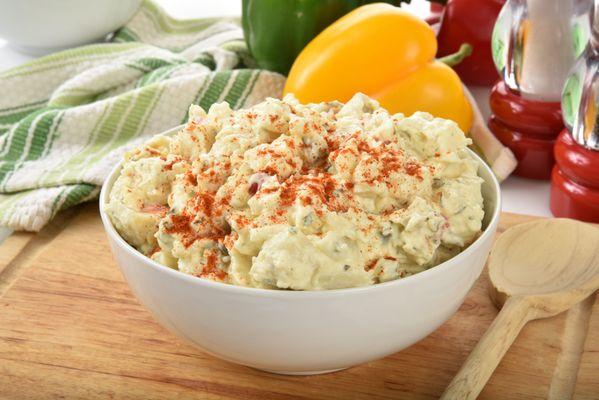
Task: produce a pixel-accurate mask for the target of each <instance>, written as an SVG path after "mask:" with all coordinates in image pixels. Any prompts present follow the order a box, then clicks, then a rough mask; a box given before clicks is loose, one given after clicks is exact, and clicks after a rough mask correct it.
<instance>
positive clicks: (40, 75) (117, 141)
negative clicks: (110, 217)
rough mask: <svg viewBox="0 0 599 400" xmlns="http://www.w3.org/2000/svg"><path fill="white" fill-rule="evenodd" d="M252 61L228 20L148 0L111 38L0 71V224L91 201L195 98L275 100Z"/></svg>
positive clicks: (38, 221)
mask: <svg viewBox="0 0 599 400" xmlns="http://www.w3.org/2000/svg"><path fill="white" fill-rule="evenodd" d="M200 6H201V2H200V3H198V7H200ZM250 62H251V61H250V59H249V57H248V56H247V53H246V51H245V47H244V45H243V33H242V31H241V29H240V28H239V26H238V25H237V24H235V23H233V21H231V20H229V21H227V20H223V19H222V18H221V19H214V18H213V19H199V20H198V19H196V20H185V21H178V20H174V19H172V18H171V17H169V16H168V15H167V14H165V13H164V12H163V10H161V9H160V8H159V7H158V6H157V5H155V4H154V3H152V2H151V1H149V0H146V1H144V2H143V3H142V6H141V8H140V10H139V11H138V13H137V14H136V15H135V16H134V17H133V18H132V19H131V21H130V22H129V23H127V25H126V26H125V27H123V28H122V29H120V30H119V31H118V32H117V33H116V34H115V35H114V37H113V38H112V40H111V42H110V43H103V44H95V45H89V46H84V47H80V48H76V49H72V50H67V51H63V52H60V53H57V54H53V55H50V56H47V57H43V58H41V59H38V60H35V61H32V62H30V63H27V64H25V65H22V66H19V67H16V68H13V69H11V70H8V71H5V72H2V73H0V93H1V95H0V226H6V227H9V228H12V229H17V230H29V231H37V230H39V229H41V228H42V227H43V226H44V225H45V224H46V223H47V222H48V221H49V220H50V219H51V218H52V217H53V216H54V215H55V214H56V213H57V212H58V211H60V210H62V209H65V208H67V207H70V206H73V205H75V204H78V203H81V202H84V201H86V200H90V199H94V198H96V197H97V195H98V192H99V187H100V185H101V184H102V182H103V180H104V178H105V177H106V176H107V174H108V172H109V171H110V169H111V167H112V166H114V165H115V164H116V163H117V162H118V161H119V160H120V159H121V157H122V155H123V153H124V151H125V150H126V149H128V148H131V147H132V146H135V145H137V144H139V143H140V142H142V141H144V140H145V139H146V138H148V137H149V136H152V135H154V134H157V133H160V132H162V131H164V130H166V129H169V128H172V127H174V126H177V125H179V124H181V123H183V122H184V121H185V120H186V116H187V109H188V107H189V105H190V104H192V103H194V104H199V105H201V106H202V107H204V108H209V107H210V105H211V104H212V103H214V102H218V101H223V100H224V101H228V102H229V103H230V104H231V106H232V107H233V108H241V107H246V106H250V105H253V104H256V103H258V102H260V101H262V100H264V98H265V97H268V96H273V97H278V96H280V94H281V92H282V88H283V84H284V77H283V76H281V75H279V74H276V73H272V72H268V71H262V70H258V69H251V68H250V67H251V65H248V64H250Z"/></svg>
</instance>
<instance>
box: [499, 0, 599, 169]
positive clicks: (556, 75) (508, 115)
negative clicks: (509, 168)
mask: <svg viewBox="0 0 599 400" xmlns="http://www.w3.org/2000/svg"><path fill="white" fill-rule="evenodd" d="M590 3H591V0H508V1H507V2H506V4H505V5H504V7H503V9H502V11H501V13H500V14H499V17H498V18H497V22H496V24H495V28H494V30H493V39H492V49H493V60H494V62H495V66H496V67H497V69H498V71H499V74H500V76H501V78H502V79H501V80H500V81H499V82H498V83H497V84H496V85H495V86H494V87H493V90H492V92H491V97H490V106H491V112H492V115H491V118H490V120H489V128H490V129H491V131H492V132H493V133H494V134H495V136H496V137H497V138H498V139H499V140H500V141H501V142H502V143H503V144H504V145H506V146H508V147H509V148H510V149H511V150H512V152H513V153H514V155H515V156H516V158H517V160H518V167H517V168H516V170H515V171H514V174H515V175H519V176H522V177H526V178H532V179H549V178H550V175H551V169H552V167H553V164H554V162H555V161H554V156H553V146H554V143H555V139H556V137H557V136H558V134H559V133H560V131H561V130H562V129H563V128H564V124H563V121H562V115H561V108H560V98H561V91H562V87H563V84H564V82H565V80H566V77H567V75H568V72H569V71H570V69H571V67H572V65H573V64H574V62H575V60H576V58H577V57H578V55H579V54H580V53H581V52H582V50H583V49H584V45H585V44H586V40H585V37H588V35H589V33H588V32H589V30H590V29H589V26H588V25H589V24H588V17H587V16H588V12H589V8H590Z"/></svg>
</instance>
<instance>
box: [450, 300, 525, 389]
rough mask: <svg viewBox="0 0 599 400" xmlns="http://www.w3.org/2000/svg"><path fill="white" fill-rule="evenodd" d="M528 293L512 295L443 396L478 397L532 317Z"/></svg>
mask: <svg viewBox="0 0 599 400" xmlns="http://www.w3.org/2000/svg"><path fill="white" fill-rule="evenodd" d="M531 311H532V309H531V307H530V304H529V303H528V301H527V299H526V298H525V297H510V298H509V299H508V300H507V301H506V302H505V304H504V305H503V308H502V309H501V311H500V312H499V315H497V318H495V321H493V323H492V324H491V326H490V327H489V329H487V332H485V334H484V335H483V337H482V339H481V340H480V341H479V342H478V344H477V345H476V347H475V348H474V350H473V351H472V353H470V356H468V359H467V360H466V362H465V363H464V365H463V366H462V368H461V369H460V371H459V372H458V373H457V375H456V376H455V377H454V378H453V380H452V381H451V383H450V384H449V386H448V387H447V389H445V392H444V393H443V395H442V396H441V400H454V399H461V400H470V399H472V400H474V399H476V398H477V397H478V395H479V393H480V392H481V390H482V389H483V387H484V386H485V384H486V383H487V381H488V380H489V378H490V377H491V374H493V371H494V370H495V368H496V367H497V365H498V364H499V362H500V361H501V359H502V358H503V356H504V354H505V353H506V352H507V350H508V349H509V348H510V346H511V345H512V343H513V342H514V340H515V339H516V337H517V336H518V333H519V332H520V330H521V329H522V327H523V326H524V325H526V323H527V322H528V321H530V320H531V319H533V318H532V316H533V315H532V312H531Z"/></svg>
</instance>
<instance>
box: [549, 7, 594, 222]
mask: <svg viewBox="0 0 599 400" xmlns="http://www.w3.org/2000/svg"><path fill="white" fill-rule="evenodd" d="M598 3H599V0H596V1H595V4H594V7H593V12H591V13H590V19H591V26H592V28H593V29H592V34H591V37H590V40H589V41H588V45H587V47H586V49H585V51H584V53H583V55H582V57H581V58H580V59H579V60H578V62H577V63H576V65H575V66H574V68H573V70H572V73H571V74H570V76H569V77H568V80H567V81H566V85H565V86H564V91H563V95H562V112H563V116H564V123H565V125H566V129H564V130H563V131H562V132H561V133H560V135H559V136H558V138H557V140H556V143H555V160H556V165H555V167H554V168H553V172H552V175H551V201H550V206H551V212H552V213H553V215H555V216H556V217H568V218H575V219H579V220H583V221H588V222H595V223H597V222H599V174H598V171H599V120H598V118H599V113H598V110H597V107H599V77H598V74H599V4H598Z"/></svg>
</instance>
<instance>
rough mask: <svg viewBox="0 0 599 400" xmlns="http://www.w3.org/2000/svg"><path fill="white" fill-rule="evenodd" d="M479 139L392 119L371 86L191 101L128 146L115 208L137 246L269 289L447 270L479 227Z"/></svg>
mask: <svg viewBox="0 0 599 400" xmlns="http://www.w3.org/2000/svg"><path fill="white" fill-rule="evenodd" d="M470 143H471V142H470V139H468V138H466V137H465V136H464V134H463V133H462V132H461V131H460V129H459V128H458V126H457V125H456V124H455V123H454V122H452V121H449V120H444V119H440V118H433V117H432V116H431V115H429V114H426V113H415V114H414V115H412V116H410V117H404V116H403V115H401V114H396V115H390V114H389V113H388V112H387V111H386V110H384V109H383V108H381V107H379V105H378V103H377V102H376V101H374V100H372V99H370V98H368V97H367V96H365V95H362V94H357V95H355V96H354V97H353V98H352V99H351V100H350V101H349V102H348V103H347V104H341V103H338V102H332V103H321V104H309V105H302V104H299V103H298V102H297V100H296V99H294V98H293V97H292V96H287V97H286V98H285V99H283V100H277V99H270V98H269V99H267V100H266V101H264V102H263V103H261V104H258V105H256V106H254V107H252V108H250V109H246V110H238V111H232V110H231V109H230V107H229V105H228V104H227V103H219V104H215V105H213V106H212V107H211V108H210V110H209V112H208V113H206V112H205V111H204V110H202V109H201V108H200V107H198V106H192V107H191V108H190V112H189V121H188V123H187V125H186V126H185V127H184V128H183V129H182V130H181V131H180V132H179V133H178V134H177V135H175V136H174V137H166V136H156V137H155V138H153V139H152V140H151V141H149V142H148V143H146V144H145V145H143V146H141V147H140V148H138V149H136V150H134V151H132V152H129V153H128V154H127V155H126V160H125V163H124V165H123V170H122V172H121V175H120V177H119V178H118V179H117V181H116V182H115V185H114V187H113V189H112V192H111V194H110V200H109V203H108V206H107V211H108V214H109V215H110V217H111V219H112V221H113V223H114V225H115V227H116V229H117V230H118V231H119V233H120V234H121V235H122V236H123V238H124V239H125V240H127V241H128V242H129V243H130V244H131V245H133V246H134V247H136V248H137V249H138V250H139V251H141V252H142V253H144V254H146V255H147V256H149V257H152V258H153V259H154V260H156V261H158V262H160V263H163V264H165V265H168V266H169V267H171V268H175V269H178V270H180V271H182V272H185V273H188V274H193V275H196V276H199V277H203V278H207V279H212V280H217V281H222V282H226V283H231V284H236V285H242V286H251V287H260V288H272V289H293V290H324V289H334V288H346V287H356V286H365V285H372V284H375V283H378V282H384V281H389V280H393V279H398V278H402V277H405V276H408V275H411V274H414V273H417V272H420V271H423V270H425V269H427V268H430V267H432V266H434V265H437V264H439V263H440V262H443V261H445V260H446V259H448V258H450V257H452V256H453V255H455V254H457V253H458V252H459V251H461V250H462V249H463V248H464V247H465V246H467V245H468V244H470V243H471V242H472V241H473V240H474V239H475V238H476V237H477V235H478V234H479V233H480V231H481V221H482V218H483V199H482V195H481V183H482V179H481V178H479V177H478V175H477V163H476V161H475V160H473V159H472V157H471V156H470V154H469V152H468V151H467V146H468V145H469V144H470Z"/></svg>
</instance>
